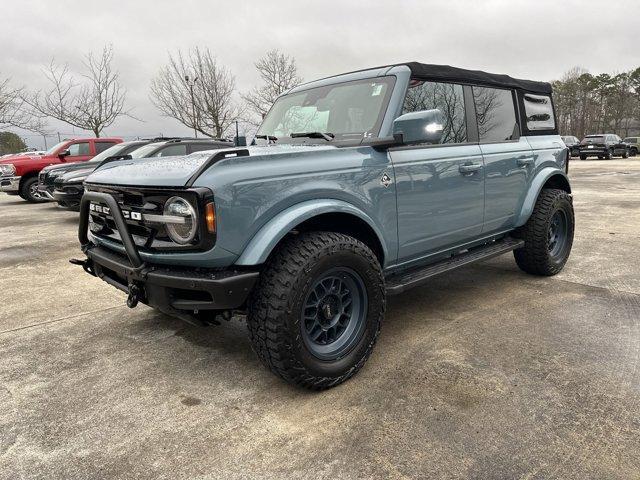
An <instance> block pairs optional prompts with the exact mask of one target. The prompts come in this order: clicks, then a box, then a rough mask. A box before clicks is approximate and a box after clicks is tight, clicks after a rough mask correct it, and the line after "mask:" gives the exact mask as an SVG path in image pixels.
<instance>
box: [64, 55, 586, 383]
mask: <svg viewBox="0 0 640 480" xmlns="http://www.w3.org/2000/svg"><path fill="white" fill-rule="evenodd" d="M255 138H256V139H257V141H261V142H264V143H263V144H262V145H257V144H256V145H252V146H249V147H240V148H225V149H222V150H220V151H218V152H216V153H214V154H213V155H211V154H200V155H198V154H195V155H189V156H186V157H174V158H171V159H162V158H146V159H143V160H140V161H130V160H116V161H114V162H109V163H107V164H102V165H101V166H100V167H98V168H97V169H96V170H95V171H94V172H93V173H92V174H91V175H90V176H89V178H87V180H86V181H85V189H86V191H85V194H84V195H83V197H82V201H81V206H80V225H79V237H80V242H81V245H82V252H83V253H84V254H85V255H86V258H84V259H82V260H73V262H72V263H75V264H78V265H82V267H83V269H84V270H85V271H86V272H87V273H88V274H91V275H94V276H96V277H98V278H100V279H102V280H104V281H105V282H107V283H108V284H110V285H111V286H112V287H116V288H118V289H120V290H122V291H124V292H126V293H128V298H127V305H128V306H129V307H132V308H133V307H135V306H136V305H137V304H138V303H139V302H142V303H145V304H147V305H150V306H152V307H155V308H157V309H159V310H161V311H163V312H165V313H167V314H171V315H175V316H177V317H179V318H182V319H184V320H187V321H189V322H196V323H205V324H206V323H207V322H215V321H216V318H217V317H222V318H230V317H231V314H232V311H236V310H240V311H244V312H246V313H247V325H248V330H249V338H250V341H251V344H252V347H253V350H254V351H255V352H256V354H257V355H258V357H259V358H260V359H261V360H262V362H263V363H264V364H265V365H266V366H267V367H268V368H269V369H270V370H271V371H272V372H273V373H275V374H276V375H278V376H280V377H281V378H283V379H284V380H286V381H288V382H290V383H293V384H296V385H301V386H304V387H307V388H312V389H315V390H320V389H326V388H330V387H333V386H335V385H338V384H340V383H341V382H344V381H345V380H347V379H348V378H350V377H351V376H353V375H354V374H355V373H356V372H358V370H360V368H361V367H362V366H363V365H364V364H365V362H366V361H367V359H368V358H369V356H370V354H371V352H372V350H373V348H374V345H375V343H376V340H377V338H378V335H379V333H380V327H381V323H382V320H383V317H384V312H385V304H386V296H387V295H391V294H399V293H401V292H403V291H405V290H407V289H409V288H411V287H415V286H418V285H423V284H424V283H425V282H427V281H428V280H429V279H430V278H432V277H433V276H434V275H438V274H441V273H443V272H446V271H450V270H452V269H454V268H459V267H462V266H465V265H468V264H469V263H471V262H475V261H478V260H483V259H487V258H490V257H492V256H495V255H499V254H502V253H506V252H511V251H513V252H514V256H515V260H516V263H517V265H518V266H519V267H520V268H521V269H522V270H524V271H525V272H528V273H530V274H534V275H555V274H557V273H558V272H560V271H561V270H562V268H563V267H564V265H565V262H566V261H567V259H568V257H569V253H570V251H571V246H572V241H573V232H574V214H573V206H572V197H571V187H570V185H569V180H568V178H567V174H566V171H567V168H568V164H569V162H568V156H569V155H568V150H567V147H566V146H565V145H564V143H563V142H562V139H561V138H560V136H559V135H558V130H557V123H556V120H555V113H554V109H553V101H552V90H551V85H550V84H549V83H543V82H535V81H528V80H520V79H515V78H511V77H509V76H506V75H495V74H490V73H485V72H480V71H476V70H474V71H471V70H464V69H459V68H454V67H450V66H444V65H426V64H421V63H415V62H412V63H408V64H399V65H389V66H385V67H378V68H373V69H369V70H361V71H357V72H352V73H347V74H344V75H337V76H333V77H330V78H325V79H323V80H317V81H315V82H310V83H307V84H303V85H299V86H297V87H295V88H293V89H292V90H290V91H289V92H287V93H286V94H285V95H283V96H281V97H280V98H278V99H277V100H276V102H275V103H274V105H273V107H272V108H271V109H270V110H269V113H267V115H266V116H265V118H264V120H263V122H262V125H261V127H260V129H259V130H258V132H257V134H256V136H255ZM257 141H256V142H257ZM167 144H168V145H170V146H176V145H179V143H175V142H174V143H171V142H169V143H167ZM148 148H151V145H147V146H146V147H142V148H141V149H140V150H143V149H148ZM140 150H138V151H136V152H134V154H133V155H132V156H136V155H137V154H138V152H139V151H140ZM185 153H188V152H185ZM514 301H517V299H515V300H514Z"/></svg>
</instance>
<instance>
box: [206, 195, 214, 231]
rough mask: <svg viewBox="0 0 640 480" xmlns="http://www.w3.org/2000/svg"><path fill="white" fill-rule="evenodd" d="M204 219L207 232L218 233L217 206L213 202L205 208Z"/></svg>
mask: <svg viewBox="0 0 640 480" xmlns="http://www.w3.org/2000/svg"><path fill="white" fill-rule="evenodd" d="M204 219H205V221H206V222H207V231H208V232H209V233H216V206H215V205H214V204H213V202H209V203H207V205H206V206H205V207H204Z"/></svg>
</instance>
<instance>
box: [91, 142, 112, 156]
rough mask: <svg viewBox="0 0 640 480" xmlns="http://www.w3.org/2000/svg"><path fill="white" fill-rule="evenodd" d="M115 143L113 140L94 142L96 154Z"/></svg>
mask: <svg viewBox="0 0 640 480" xmlns="http://www.w3.org/2000/svg"><path fill="white" fill-rule="evenodd" d="M114 145H115V143H114V142H96V143H95V146H96V154H98V153H102V152H104V151H105V150H106V149H107V148H111V147H113V146H114Z"/></svg>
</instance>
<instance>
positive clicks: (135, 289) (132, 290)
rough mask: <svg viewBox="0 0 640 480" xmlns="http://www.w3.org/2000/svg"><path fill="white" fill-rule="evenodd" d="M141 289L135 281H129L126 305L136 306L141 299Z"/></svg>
mask: <svg viewBox="0 0 640 480" xmlns="http://www.w3.org/2000/svg"><path fill="white" fill-rule="evenodd" d="M142 293H143V291H142V289H141V288H140V287H139V286H138V285H136V284H135V283H129V296H128V297H127V307H129V308H136V305H138V302H139V301H140V300H141V299H142Z"/></svg>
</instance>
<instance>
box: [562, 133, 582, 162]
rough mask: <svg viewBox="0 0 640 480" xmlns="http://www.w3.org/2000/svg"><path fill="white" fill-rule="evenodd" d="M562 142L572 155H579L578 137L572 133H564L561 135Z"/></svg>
mask: <svg viewBox="0 0 640 480" xmlns="http://www.w3.org/2000/svg"><path fill="white" fill-rule="evenodd" d="M561 138H562V141H563V142H564V144H565V145H566V146H567V148H568V149H569V152H570V153H571V156H572V157H577V156H578V155H580V140H578V137H574V136H573V135H565V136H564V137H561Z"/></svg>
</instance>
